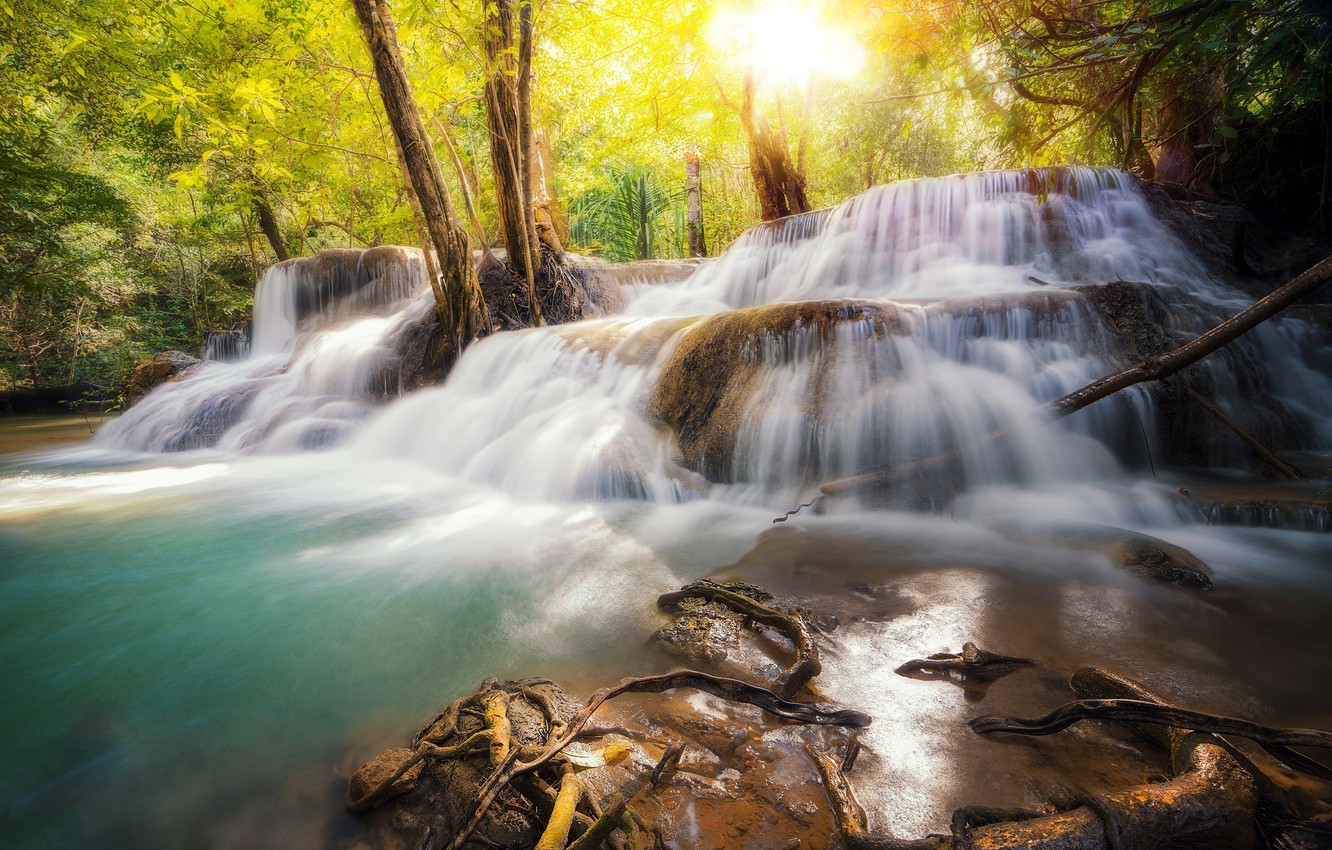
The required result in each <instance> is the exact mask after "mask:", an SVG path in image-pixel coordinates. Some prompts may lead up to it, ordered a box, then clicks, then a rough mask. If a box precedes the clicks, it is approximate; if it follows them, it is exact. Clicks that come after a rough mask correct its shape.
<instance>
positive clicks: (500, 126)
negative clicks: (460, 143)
mask: <svg viewBox="0 0 1332 850" xmlns="http://www.w3.org/2000/svg"><path fill="white" fill-rule="evenodd" d="M482 5H483V7H484V8H485V9H486V10H487V12H488V14H486V15H485V17H484V19H483V20H482V24H481V29H482V40H483V42H484V44H485V50H486V88H485V95H486V123H487V124H488V125H489V129H490V163H491V169H492V171H494V174H495V205H496V208H497V211H498V213H499V222H500V235H501V238H502V239H503V240H504V250H505V251H506V252H507V253H508V259H509V267H510V268H512V269H513V271H514V272H515V273H516V274H518V275H520V276H522V277H526V276H527V272H528V268H529V266H531V265H532V263H531V257H532V248H531V246H530V245H529V243H528V232H529V230H528V221H529V220H530V219H531V217H532V216H531V212H530V210H529V209H528V208H527V204H526V193H525V192H524V191H523V185H522V174H523V166H522V160H523V155H522V147H521V142H522V138H523V133H522V130H521V129H520V126H519V104H518V77H519V68H518V64H519V63H518V61H517V59H516V57H515V54H516V53H517V52H518V51H517V50H515V45H514V39H513V6H514V0H482ZM490 13H493V14H490Z"/></svg>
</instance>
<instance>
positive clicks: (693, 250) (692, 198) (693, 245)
mask: <svg viewBox="0 0 1332 850" xmlns="http://www.w3.org/2000/svg"><path fill="white" fill-rule="evenodd" d="M701 171H702V163H701V162H700V161H699V156H698V154H697V153H695V152H692V151H691V152H690V153H688V154H685V222H686V224H687V225H688V229H689V256H691V257H706V256H707V255H708V247H707V245H706V244H705V243H704V241H703V187H702V185H701V182H700V173H701Z"/></svg>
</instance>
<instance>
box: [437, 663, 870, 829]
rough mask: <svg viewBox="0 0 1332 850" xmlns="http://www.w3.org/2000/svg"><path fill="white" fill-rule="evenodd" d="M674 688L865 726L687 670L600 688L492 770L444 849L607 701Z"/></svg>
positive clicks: (855, 715) (857, 717) (797, 718)
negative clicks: (562, 722) (526, 756)
mask: <svg viewBox="0 0 1332 850" xmlns="http://www.w3.org/2000/svg"><path fill="white" fill-rule="evenodd" d="M675 688H693V689H695V690H699V691H703V692H704V693H708V694H712V695H713V696H716V697H721V698H722V699H728V700H731V701H733V702H743V703H746V704H748V705H753V706H755V707H757V708H760V709H762V710H763V711H766V712H767V713H769V714H771V715H773V716H774V717H778V718H781V719H783V720H791V721H794V722H796V723H814V724H819V725H828V726H851V727H864V726H868V725H869V724H870V718H869V716H868V715H865V714H862V713H860V712H858V711H851V710H850V709H839V710H834V711H824V710H822V709H819V708H817V707H816V706H812V705H806V704H803V703H795V702H787V701H786V700H784V699H782V698H781V697H779V696H777V695H776V694H774V693H773V692H772V691H769V690H766V689H764V688H760V687H758V686H757V685H750V684H748V683H745V682H741V681H738V680H736V679H726V678H722V677H720V676H712V675H709V674H707V673H700V672H697V671H693V670H680V671H677V672H674V673H664V674H661V675H658V676H642V677H638V678H628V679H624V680H622V681H621V682H620V683H619V684H618V685H615V686H613V687H609V688H603V689H602V690H599V691H597V692H596V693H594V694H593V695H592V696H591V698H590V699H589V700H588V701H587V705H585V706H584V707H583V709H582V710H581V711H579V712H578V714H576V715H574V717H573V719H572V720H571V721H570V722H569V723H568V725H567V726H566V727H565V728H564V729H563V730H562V731H561V732H560V734H559V735H554V736H552V737H551V739H550V741H549V742H548V743H547V744H546V747H545V748H544V749H543V750H542V752H541V754H540V755H537V756H536V757H535V758H532V759H531V760H529V761H517V760H516V758H515V756H516V755H517V751H516V750H515V751H514V753H513V755H512V756H511V757H510V760H509V761H508V762H506V763H505V764H503V765H501V766H499V767H497V768H496V769H495V771H494V772H493V773H492V774H491V775H490V778H489V779H487V780H486V782H485V784H484V785H482V787H481V790H480V792H479V793H478V795H477V798H476V801H475V802H474V803H473V805H472V809H471V813H470V814H469V815H468V817H467V820H466V823H465V824H464V825H463V827H462V828H461V829H460V830H459V831H458V833H457V834H456V835H455V836H454V838H453V841H452V842H451V843H450V844H449V850H458V848H460V847H462V846H463V844H465V843H467V840H468V839H469V838H470V837H471V835H472V833H473V832H474V831H475V830H476V828H477V826H478V825H479V824H480V823H481V820H482V819H483V818H484V817H485V815H486V811H487V810H488V809H489V808H490V806H491V804H493V803H494V802H495V798H496V797H497V796H498V795H499V793H500V791H501V790H502V789H504V788H505V787H506V786H508V784H509V783H510V782H511V781H512V780H513V778H514V777H515V776H519V775H521V774H524V773H529V772H531V771H533V770H536V769H538V768H540V767H542V766H543V765H545V764H548V763H549V762H550V761H551V760H552V759H554V758H555V757H556V756H558V755H559V754H560V752H561V751H562V750H563V749H564V748H565V747H567V746H568V745H569V744H570V743H571V742H572V741H573V740H574V739H575V738H577V737H578V733H579V731H580V730H581V729H582V728H583V726H584V724H586V723H587V721H588V720H589V719H590V718H591V717H592V715H593V714H594V713H595V712H596V710H597V709H598V708H600V707H601V706H602V705H603V704H604V703H605V702H606V701H607V700H611V699H614V698H615V697H617V696H620V695H621V694H626V693H654V694H659V693H663V692H665V691H669V690H673V689H675Z"/></svg>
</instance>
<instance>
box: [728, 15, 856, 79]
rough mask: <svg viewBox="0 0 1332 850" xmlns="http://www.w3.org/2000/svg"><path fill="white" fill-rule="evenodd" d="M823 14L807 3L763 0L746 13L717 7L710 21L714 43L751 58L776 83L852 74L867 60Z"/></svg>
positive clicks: (755, 67) (758, 69)
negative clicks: (765, 0) (719, 9)
mask: <svg viewBox="0 0 1332 850" xmlns="http://www.w3.org/2000/svg"><path fill="white" fill-rule="evenodd" d="M819 17H820V16H819V10H818V8H817V7H816V6H813V5H810V4H809V3H800V2H794V0H767V2H763V0H760V2H757V3H755V4H753V5H752V6H751V7H750V8H747V9H745V10H743V11H742V10H739V9H734V8H732V9H724V10H722V11H719V12H718V13H717V15H716V16H715V17H714V18H713V21H712V26H711V36H712V42H713V43H714V44H716V45H717V46H718V47H721V48H722V49H723V50H727V51H735V52H736V53H737V54H738V57H740V58H744V59H747V60H748V65H749V67H751V68H753V69H754V70H755V71H756V72H757V73H758V74H759V75H761V76H762V77H763V78H764V79H765V80H767V81H769V82H772V83H778V84H802V83H804V82H805V81H806V80H808V79H809V78H810V75H812V74H818V75H821V76H829V77H840V78H845V77H850V76H853V75H854V74H855V73H856V72H857V71H859V70H860V67H861V66H862V65H863V64H864V62H865V50H864V48H863V47H861V46H860V45H859V44H858V43H857V42H856V40H855V39H853V38H851V36H849V35H848V34H846V33H845V32H842V31H840V30H837V29H835V28H832V27H828V26H825V25H824V24H823V23H822V22H821V21H820V20H819Z"/></svg>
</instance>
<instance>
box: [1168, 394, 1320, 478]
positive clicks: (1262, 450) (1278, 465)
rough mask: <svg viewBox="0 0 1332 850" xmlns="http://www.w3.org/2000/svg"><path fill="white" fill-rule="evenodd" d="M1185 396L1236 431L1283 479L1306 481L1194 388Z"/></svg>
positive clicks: (1298, 472) (1296, 470)
mask: <svg viewBox="0 0 1332 850" xmlns="http://www.w3.org/2000/svg"><path fill="white" fill-rule="evenodd" d="M1184 394H1185V395H1187V396H1188V397H1189V398H1191V399H1193V400H1194V401H1196V402H1198V404H1199V406H1201V407H1202V409H1203V410H1206V411H1207V412H1208V413H1210V414H1212V415H1213V416H1215V417H1216V419H1217V421H1218V422H1220V423H1221V424H1222V425H1224V426H1226V427H1227V428H1229V429H1230V430H1231V431H1234V432H1235V436H1237V437H1239V438H1240V439H1241V440H1243V441H1244V442H1245V444H1246V445H1248V447H1249V448H1251V449H1253V450H1254V451H1255V452H1257V453H1258V456H1259V457H1261V458H1262V459H1263V460H1265V461H1266V462H1267V465H1268V466H1270V467H1272V469H1273V470H1275V471H1276V473H1277V474H1278V475H1280V476H1281V477H1282V478H1285V479H1286V480H1287V481H1303V480H1304V476H1303V475H1301V474H1300V471H1299V470H1298V469H1296V468H1295V467H1293V466H1291V465H1290V464H1288V463H1286V462H1285V461H1284V460H1282V459H1281V458H1279V457H1277V456H1276V455H1275V454H1273V453H1272V450H1271V449H1269V448H1268V447H1267V446H1265V445H1263V443H1262V441H1261V440H1259V439H1258V438H1257V437H1255V436H1253V435H1252V434H1250V433H1249V432H1248V431H1246V430H1244V428H1243V427H1242V426H1241V425H1240V424H1239V423H1238V422H1236V421H1235V420H1234V419H1231V418H1230V417H1229V416H1227V415H1226V414H1225V413H1223V412H1222V411H1221V409H1220V408H1218V407H1217V406H1216V405H1214V404H1212V403H1211V402H1210V401H1208V400H1207V399H1206V398H1204V397H1203V395H1202V394H1201V393H1199V392H1198V391H1196V390H1194V389H1193V388H1192V387H1185V388H1184Z"/></svg>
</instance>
